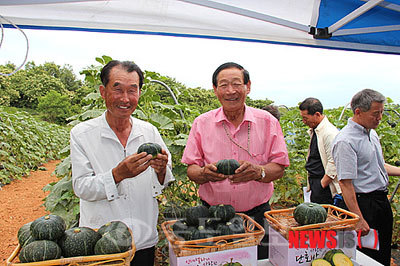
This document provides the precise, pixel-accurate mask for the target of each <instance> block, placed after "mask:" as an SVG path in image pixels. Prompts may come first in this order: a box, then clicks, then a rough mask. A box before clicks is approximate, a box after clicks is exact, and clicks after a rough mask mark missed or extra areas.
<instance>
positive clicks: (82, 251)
mask: <svg viewBox="0 0 400 266" xmlns="http://www.w3.org/2000/svg"><path fill="white" fill-rule="evenodd" d="M100 238H101V235H100V234H99V233H98V232H96V231H94V230H93V229H91V228H88V227H74V228H70V229H68V230H66V231H65V233H64V236H63V237H62V238H61V239H60V241H59V245H60V248H61V250H62V252H63V256H64V257H80V256H90V255H94V246H95V245H96V242H97V240H99V239H100Z"/></svg>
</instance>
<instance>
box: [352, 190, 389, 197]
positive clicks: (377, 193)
mask: <svg viewBox="0 0 400 266" xmlns="http://www.w3.org/2000/svg"><path fill="white" fill-rule="evenodd" d="M356 195H357V197H358V198H360V197H372V198H382V197H385V198H387V195H388V190H387V189H385V190H375V191H372V192H368V193H356Z"/></svg>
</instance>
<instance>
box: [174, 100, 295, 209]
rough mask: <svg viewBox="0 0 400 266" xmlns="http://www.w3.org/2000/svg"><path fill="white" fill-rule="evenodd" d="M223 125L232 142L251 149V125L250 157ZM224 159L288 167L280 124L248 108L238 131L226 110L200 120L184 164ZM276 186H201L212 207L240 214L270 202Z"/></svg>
mask: <svg viewBox="0 0 400 266" xmlns="http://www.w3.org/2000/svg"><path fill="white" fill-rule="evenodd" d="M223 123H225V125H226V129H227V131H228V132H229V134H230V136H231V137H232V139H233V140H234V141H235V142H236V143H238V144H239V145H240V146H242V147H243V148H245V149H247V143H248V125H249V124H250V134H249V135H250V147H249V151H250V153H251V155H252V156H250V155H249V154H248V153H247V152H246V151H244V150H243V149H241V148H239V147H238V146H237V145H235V144H234V143H233V142H232V141H231V140H230V139H229V137H228V136H227V134H226V132H225V129H224V127H223ZM222 159H236V160H238V161H240V160H244V161H249V162H251V163H254V164H257V165H264V164H267V163H270V162H274V163H277V164H280V165H284V166H288V165H289V157H288V152H287V148H286V143H285V139H284V137H283V134H282V129H281V126H280V124H279V121H278V120H277V119H275V118H274V117H273V116H272V115H271V114H270V113H268V112H267V111H264V110H261V109H256V108H252V107H248V106H245V114H244V118H243V122H242V123H241V124H240V125H239V127H237V128H235V126H234V125H233V124H231V123H230V122H229V121H228V120H227V118H226V116H225V114H224V112H223V109H222V107H220V108H218V109H215V110H212V111H209V112H207V113H204V114H202V115H200V116H199V117H197V118H196V119H195V120H194V122H193V125H192V129H191V130H190V133H189V138H188V141H187V144H186V148H185V151H184V153H183V157H182V163H185V164H187V165H191V164H197V165H199V166H204V165H206V164H210V163H215V162H217V161H219V160H222ZM273 191H274V185H273V183H272V182H270V183H261V182H257V181H249V182H243V183H236V184H232V183H230V182H229V180H223V181H219V182H208V183H205V184H202V185H200V188H199V195H200V198H201V199H202V200H204V201H206V202H207V203H208V204H210V205H216V204H230V205H232V206H233V207H234V208H235V210H236V211H238V212H243V211H248V210H250V209H252V208H254V207H256V206H258V205H260V204H262V203H265V202H267V201H268V200H269V199H270V198H271V196H272V193H273Z"/></svg>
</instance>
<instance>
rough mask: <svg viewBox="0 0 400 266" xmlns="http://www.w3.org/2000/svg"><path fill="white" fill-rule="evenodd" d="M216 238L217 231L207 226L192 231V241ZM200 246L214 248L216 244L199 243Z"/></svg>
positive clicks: (200, 226)
mask: <svg viewBox="0 0 400 266" xmlns="http://www.w3.org/2000/svg"><path fill="white" fill-rule="evenodd" d="M214 236H216V234H215V231H214V230H213V229H211V228H207V227H205V226H202V225H199V226H198V227H197V228H195V229H193V230H192V231H191V239H190V240H198V239H206V238H211V237H214ZM198 245H202V246H212V245H214V242H212V241H210V242H203V243H198Z"/></svg>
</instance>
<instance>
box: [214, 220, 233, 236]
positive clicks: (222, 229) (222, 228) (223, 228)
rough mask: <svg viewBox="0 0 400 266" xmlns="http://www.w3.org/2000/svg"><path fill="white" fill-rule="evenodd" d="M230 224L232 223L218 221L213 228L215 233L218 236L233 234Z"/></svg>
mask: <svg viewBox="0 0 400 266" xmlns="http://www.w3.org/2000/svg"><path fill="white" fill-rule="evenodd" d="M231 224H232V223H231V222H226V223H219V224H218V225H217V227H216V228H215V232H216V235H218V236H225V235H233V234H234V232H233V231H232V228H231V227H230V225H231Z"/></svg>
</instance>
